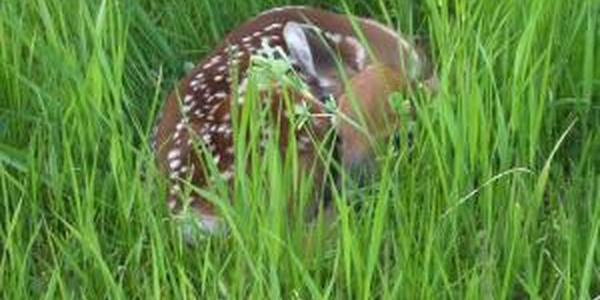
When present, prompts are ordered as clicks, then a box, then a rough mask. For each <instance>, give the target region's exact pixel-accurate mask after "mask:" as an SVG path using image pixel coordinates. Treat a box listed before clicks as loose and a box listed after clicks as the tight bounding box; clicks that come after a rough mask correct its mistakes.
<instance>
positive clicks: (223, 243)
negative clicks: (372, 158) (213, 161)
mask: <svg viewBox="0 0 600 300" xmlns="http://www.w3.org/2000/svg"><path fill="white" fill-rule="evenodd" d="M289 4H302V5H309V6H315V7H320V8H323V9H327V10H330V11H336V12H340V13H349V14H354V15H359V16H365V17H370V18H373V19H375V20H378V21H379V22H381V23H384V24H388V25H389V26H391V27H392V28H395V29H396V30H398V31H400V32H402V33H403V34H405V35H407V36H424V37H427V38H428V39H429V41H430V47H431V56H432V61H433V62H434V64H435V66H436V70H437V73H438V75H439V78H440V89H439V92H438V93H437V94H435V95H429V96H427V95H425V96H422V97H415V98H414V99H411V101H412V102H413V104H414V105H415V107H416V119H415V120H414V122H412V123H413V124H411V128H412V130H413V132H412V135H413V138H412V143H410V144H409V143H403V144H402V145H401V146H400V147H399V149H397V151H389V152H387V153H385V154H384V155H382V157H381V158H380V161H381V168H380V174H379V176H378V178H379V179H378V181H377V182H376V183H375V184H374V186H372V187H370V188H369V189H367V190H365V191H358V192H357V191H356V189H353V188H352V187H351V186H341V187H340V188H339V189H337V190H335V191H334V193H333V196H334V200H335V204H336V207H337V210H338V216H337V222H336V224H335V225H334V227H335V228H333V229H332V228H329V227H328V226H317V227H316V228H313V229H312V230H306V227H305V224H302V222H301V221H298V220H289V219H288V215H286V214H285V211H286V208H285V207H284V206H285V203H286V202H285V200H282V199H285V195H286V193H288V188H289V184H290V182H289V181H290V180H288V179H289V178H291V177H293V176H294V174H293V172H291V171H290V170H288V169H286V168H285V166H287V165H286V162H281V161H279V160H278V159H277V157H275V156H274V157H269V158H267V159H266V160H268V162H266V163H265V166H264V167H263V168H258V167H257V168H256V169H255V170H253V174H254V175H253V176H245V175H244V174H240V176H238V177H239V179H236V180H238V185H239V186H242V187H244V190H243V191H241V192H238V193H234V194H233V197H234V202H236V203H238V205H234V206H233V207H224V208H223V210H224V211H225V212H224V213H225V215H226V216H227V217H226V221H227V224H228V226H229V228H230V232H229V234H228V235H227V236H225V237H223V236H215V237H210V238H206V239H204V240H202V241H201V242H199V243H196V244H195V245H188V244H186V242H185V241H183V240H182V238H181V234H180V230H179V227H178V226H177V224H176V222H174V221H173V219H172V218H171V217H170V216H169V212H168V210H167V208H166V204H165V202H164V200H162V199H164V193H165V191H164V189H165V182H164V180H163V178H161V176H160V175H159V173H158V171H157V170H156V167H155V165H154V161H153V155H152V152H151V149H150V147H149V137H150V133H151V130H152V126H153V125H154V120H155V119H156V116H157V114H158V112H159V110H160V108H161V106H162V103H163V102H164V99H165V97H166V95H167V94H168V93H169V92H170V91H171V90H172V89H173V87H174V86H175V84H176V83H177V82H178V80H179V79H180V78H181V77H182V76H183V75H184V74H185V73H186V72H187V71H189V66H190V65H193V64H194V63H196V62H198V61H199V60H200V59H201V58H202V57H203V56H204V55H206V54H207V53H209V52H210V51H211V49H212V48H213V47H215V46H216V45H217V44H218V43H219V42H220V41H221V39H222V38H223V36H224V35H225V34H226V33H227V32H229V31H230V30H231V29H233V28H235V26H236V25H239V24H240V23H241V22H243V21H244V20H247V19H249V18H251V17H253V16H254V15H256V14H257V13H258V12H260V11H263V10H265V9H268V8H272V7H276V6H281V5H289ZM402 134H405V133H402ZM281 174H284V176H282V175H281ZM221 188H222V187H216V189H217V190H218V189H221ZM218 194H219V193H216V195H218ZM236 198H237V199H238V201H236ZM0 199H1V200H0V298H2V299H52V298H58V299H64V298H75V299H101V298H103V299H107V298H108V299H278V298H282V299H591V298H594V297H597V296H599V295H600V246H599V243H598V239H599V237H600V1H597V0H573V1H565V0H528V1H522V0H497V1H468V0H422V1H417V0H370V1H361V0H331V1H318V0H309V1H303V2H300V1H283V0H256V1H247V0H223V1H209V0H179V1H164V0H140V1H117V0H103V1H101V0H98V1H92V0H89V1H64V0H26V1H19V0H4V1H1V2H0ZM240 203H241V204H240ZM356 203H360V205H359V206H360V209H355V207H354V206H355V205H356ZM224 206H226V205H224ZM307 234H308V235H310V236H311V237H310V238H309V239H313V240H314V243H308V244H307V242H306V240H307V237H306V235H307Z"/></svg>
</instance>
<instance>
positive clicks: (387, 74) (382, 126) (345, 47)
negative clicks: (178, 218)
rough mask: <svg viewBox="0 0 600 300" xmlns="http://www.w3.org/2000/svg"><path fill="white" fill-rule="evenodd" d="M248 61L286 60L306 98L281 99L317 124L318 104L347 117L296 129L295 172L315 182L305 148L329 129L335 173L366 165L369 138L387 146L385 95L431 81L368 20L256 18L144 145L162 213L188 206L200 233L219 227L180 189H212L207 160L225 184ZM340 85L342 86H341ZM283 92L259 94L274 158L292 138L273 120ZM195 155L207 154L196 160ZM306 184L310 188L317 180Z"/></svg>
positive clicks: (207, 64)
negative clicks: (274, 140) (161, 196)
mask: <svg viewBox="0 0 600 300" xmlns="http://www.w3.org/2000/svg"><path fill="white" fill-rule="evenodd" d="M357 32H359V33H360V34H357ZM359 37H360V38H359ZM256 56H264V57H270V58H276V59H285V60H286V61H288V62H289V63H290V64H291V68H292V69H293V70H294V73H296V74H297V75H298V76H299V78H300V79H301V80H302V81H303V82H304V83H305V84H306V86H307V87H308V89H307V91H306V92H299V91H290V92H289V93H288V95H289V99H291V101H292V102H293V103H292V105H303V106H305V107H308V110H309V111H310V112H311V113H314V114H318V115H322V113H323V108H322V107H323V105H322V104H323V102H324V101H325V99H330V97H332V99H337V100H336V101H337V106H338V107H339V109H340V111H341V112H342V113H343V114H344V115H346V117H341V119H342V120H346V121H341V122H336V124H334V123H333V122H332V120H331V119H328V118H313V119H312V120H311V122H309V123H310V124H309V126H306V127H303V129H297V130H296V132H295V133H296V135H295V136H296V143H297V150H298V157H299V160H300V162H301V164H302V165H303V166H302V167H303V170H304V171H305V172H311V170H312V172H313V173H312V174H315V175H322V174H323V173H324V170H319V168H323V166H322V165H320V163H319V162H318V161H319V159H318V158H317V155H316V154H315V151H316V149H315V146H314V145H313V143H312V141H313V140H317V141H319V140H321V139H323V138H324V137H325V134H326V133H327V132H328V131H329V130H330V129H331V128H336V130H337V133H338V134H339V140H340V141H341V147H340V148H339V150H338V151H339V152H340V153H339V156H340V157H341V159H342V166H343V167H344V168H347V169H349V170H350V169H353V168H360V165H365V164H369V163H368V161H369V160H371V151H372V150H371V144H372V142H373V139H375V140H377V139H385V138H387V137H389V136H390V135H391V134H393V132H394V129H395V128H396V127H397V125H398V120H397V117H396V116H395V115H394V114H393V113H392V111H391V109H390V107H389V104H388V99H387V98H388V96H389V94H390V93H392V92H394V91H405V92H406V91H408V90H410V87H411V86H413V85H415V84H416V83H419V82H425V81H427V80H429V79H430V78H428V77H427V76H428V75H429V74H428V72H426V70H425V62H424V58H423V57H422V55H421V54H420V52H418V51H417V50H416V48H415V47H413V46H412V45H411V44H410V43H409V42H407V41H406V40H405V39H403V38H402V37H400V36H399V35H398V34H397V33H396V32H394V31H393V30H391V29H389V28H387V27H384V26H382V25H380V24H378V23H376V22H374V21H371V20H368V19H363V18H350V17H348V16H344V15H338V14H334V13H329V12H325V11H321V10H317V9H312V8H306V7H285V8H278V9H273V10H270V11H267V12H265V13H262V14H261V15H259V16H257V17H256V18H254V19H252V20H250V21H248V22H246V23H244V24H243V25H241V26H240V27H239V28H237V29H235V30H234V31H233V32H231V33H230V34H229V35H227V36H226V37H225V39H224V41H223V43H222V44H221V45H220V46H218V47H217V49H216V50H215V51H214V52H213V53H212V54H210V55H209V56H207V57H206V58H204V59H203V60H202V62H201V63H200V64H199V65H198V66H197V67H196V68H195V69H194V70H193V71H192V72H191V74H189V75H187V76H186V77H185V78H184V79H183V80H182V81H181V84H180V85H179V87H178V88H177V89H176V90H175V91H174V92H173V93H171V94H170V96H169V97H168V100H167V102H166V105H165V107H164V109H163V112H162V117H161V118H160V120H159V122H158V124H157V126H156V128H155V133H154V136H153V141H152V147H153V150H154V151H155V153H156V158H157V161H158V164H159V169H160V170H161V171H162V172H164V173H165V174H167V175H168V176H169V178H170V188H169V196H168V200H167V203H168V206H169V208H170V209H171V210H172V211H173V212H175V213H176V212H178V211H179V210H181V209H182V205H183V202H181V201H184V200H187V201H189V203H190V206H191V207H192V208H193V209H194V210H195V212H197V214H198V216H199V223H200V226H201V228H202V229H203V230H205V231H208V232H213V231H214V230H216V229H218V228H219V225H220V224H219V221H218V220H219V218H218V217H217V215H216V213H215V209H214V207H213V206H212V205H211V204H210V203H208V202H207V201H206V200H205V199H203V198H202V197H201V196H200V195H198V194H196V193H191V195H188V196H189V197H191V198H190V199H181V198H182V193H181V191H182V181H183V180H190V181H191V183H192V184H193V185H195V186H199V187H202V186H206V185H209V184H211V183H212V182H211V180H214V179H210V178H208V176H207V174H208V173H207V171H206V167H207V163H208V161H207V159H212V160H213V161H212V162H211V164H213V165H214V166H216V169H217V170H218V171H219V172H220V174H221V177H222V178H223V179H224V180H226V181H228V182H229V181H231V180H232V176H233V174H234V169H233V167H234V151H233V145H234V141H233V129H232V121H233V120H232V109H233V108H234V106H236V105H238V106H240V107H241V106H243V105H244V100H245V98H244V95H245V93H246V92H247V91H246V89H247V86H248V77H249V76H250V75H249V68H250V66H251V57H256ZM432 78H433V77H432ZM345 79H347V80H345ZM344 82H346V83H349V86H348V87H345V86H344ZM236 87H237V88H236ZM282 90H283V88H282V86H281V85H278V83H277V82H271V83H269V88H268V89H264V90H262V91H260V95H267V94H269V95H270V97H268V98H269V100H268V101H269V102H268V103H269V104H267V105H270V106H271V110H272V111H273V112H274V114H275V115H277V116H279V117H277V118H276V119H277V124H276V126H279V127H280V129H281V130H280V131H279V137H280V140H281V151H282V154H283V153H285V152H286V149H287V147H288V141H287V137H288V131H289V130H293V129H290V127H289V126H288V124H287V122H288V120H287V118H286V115H285V113H282V111H285V110H286V109H287V107H286V104H284V101H283V98H284V97H283V96H284V95H283V92H282ZM345 90H347V91H348V93H344V91H345ZM264 101H265V102H267V100H266V99H265V100H264ZM234 117H235V116H234ZM359 119H361V120H364V121H366V122H365V123H364V124H365V125H366V126H365V127H364V128H363V129H362V130H360V129H359V128H357V127H356V126H355V125H356V123H360V122H358V120H359ZM383 120H389V121H390V122H383ZM265 138H266V137H265ZM199 148H202V150H204V151H205V152H208V153H209V154H211V155H208V156H204V155H201V153H202V151H198V149H199ZM314 181H315V182H317V183H319V182H322V181H324V178H322V177H316V178H315V180H314ZM319 184H320V183H319Z"/></svg>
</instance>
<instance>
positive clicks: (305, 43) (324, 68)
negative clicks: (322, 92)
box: [283, 22, 337, 88]
mask: <svg viewBox="0 0 600 300" xmlns="http://www.w3.org/2000/svg"><path fill="white" fill-rule="evenodd" d="M283 38H284V39H285V43H286V45H287V47H288V50H289V53H290V58H291V59H292V61H294V62H295V63H296V64H297V65H298V67H299V68H300V70H301V71H302V72H304V73H305V74H307V75H309V76H310V77H312V78H314V79H315V80H316V81H317V82H318V85H319V86H320V87H322V88H326V87H328V86H330V85H332V84H333V82H332V81H334V80H335V78H334V77H335V73H336V72H335V71H336V68H337V65H336V61H335V51H334V49H333V48H332V47H331V46H330V45H329V43H328V39H326V37H325V36H324V35H322V34H321V31H320V30H319V29H318V28H317V27H314V26H311V25H306V24H300V23H296V22H288V23H287V24H286V25H285V27H284V29H283Z"/></svg>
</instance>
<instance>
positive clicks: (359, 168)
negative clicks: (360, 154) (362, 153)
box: [348, 158, 375, 187]
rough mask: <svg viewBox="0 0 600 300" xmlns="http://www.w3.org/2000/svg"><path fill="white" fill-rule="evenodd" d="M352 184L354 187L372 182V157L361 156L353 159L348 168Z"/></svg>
mask: <svg viewBox="0 0 600 300" xmlns="http://www.w3.org/2000/svg"><path fill="white" fill-rule="evenodd" d="M348 174H349V175H350V179H351V181H352V184H353V185H355V186H356V187H365V186H367V185H369V184H370V183H372V182H373V177H374V176H375V161H374V159H372V158H362V159H360V160H356V161H353V162H352V163H351V164H350V167H349V168H348Z"/></svg>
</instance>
